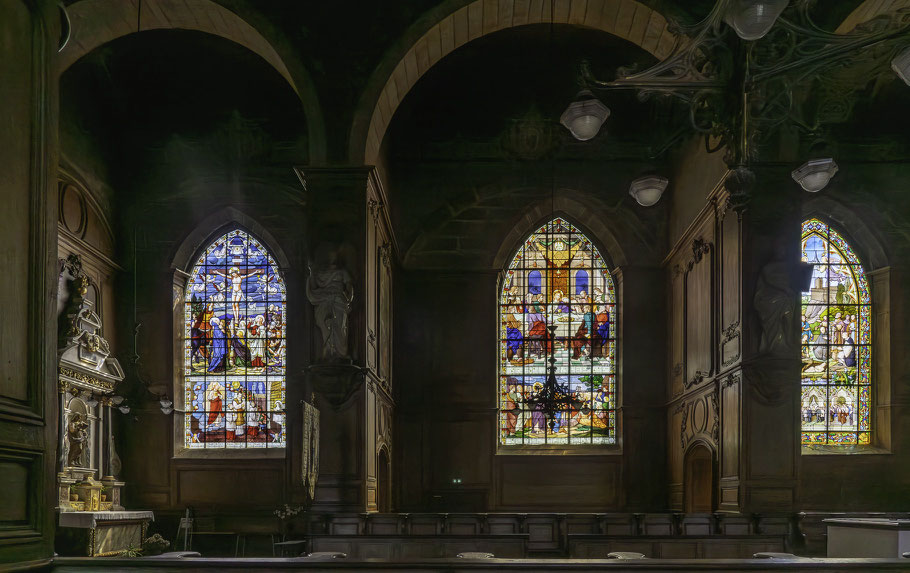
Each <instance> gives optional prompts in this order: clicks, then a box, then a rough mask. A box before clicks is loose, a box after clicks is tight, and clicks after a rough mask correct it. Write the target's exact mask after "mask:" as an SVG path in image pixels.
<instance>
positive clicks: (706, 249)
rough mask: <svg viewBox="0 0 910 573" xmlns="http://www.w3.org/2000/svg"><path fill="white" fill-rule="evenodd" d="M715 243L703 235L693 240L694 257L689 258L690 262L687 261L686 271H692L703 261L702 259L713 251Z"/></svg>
mask: <svg viewBox="0 0 910 573" xmlns="http://www.w3.org/2000/svg"><path fill="white" fill-rule="evenodd" d="M712 247H713V245H712V244H711V243H710V242H709V241H706V240H704V239H702V238H701V237H699V238H697V239H695V240H693V241H692V258H691V259H689V262H688V263H686V271H691V270H692V268H693V267H695V265H697V264H698V263H700V262H701V260H702V259H703V258H704V257H705V255H707V254H708V253H710V252H711V248H712Z"/></svg>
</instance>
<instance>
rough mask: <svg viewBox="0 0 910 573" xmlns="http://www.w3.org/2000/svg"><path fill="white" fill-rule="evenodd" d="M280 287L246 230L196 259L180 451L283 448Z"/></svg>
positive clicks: (274, 269)
mask: <svg viewBox="0 0 910 573" xmlns="http://www.w3.org/2000/svg"><path fill="white" fill-rule="evenodd" d="M285 293H286V290H285V284H284V279H283V278H282V276H281V273H280V272H279V270H278V266H277V265H276V263H275V259H274V258H273V256H272V255H271V254H270V253H269V251H268V249H266V248H265V246H263V244H262V243H261V242H260V241H259V240H257V239H256V238H255V237H253V236H252V235H250V234H249V233H247V232H246V231H244V230H241V229H234V230H231V231H229V232H227V233H225V234H224V235H222V236H220V237H218V238H217V239H215V240H214V241H212V243H211V244H210V245H209V246H208V247H207V248H206V249H205V250H204V251H203V252H202V254H201V255H199V257H198V259H197V260H196V261H195V263H194V266H193V269H192V273H191V275H190V278H189V281H188V283H187V287H186V295H185V305H184V306H185V311H184V338H185V340H186V345H185V349H184V366H183V367H184V378H183V379H184V400H185V402H184V409H185V414H184V447H186V448H188V449H206V450H208V449H222V450H226V449H251V448H284V447H285V442H286V429H285V403H286V401H285V366H286V360H285V358H286V351H285V333H286V324H285V316H286V312H285V304H286V296H285Z"/></svg>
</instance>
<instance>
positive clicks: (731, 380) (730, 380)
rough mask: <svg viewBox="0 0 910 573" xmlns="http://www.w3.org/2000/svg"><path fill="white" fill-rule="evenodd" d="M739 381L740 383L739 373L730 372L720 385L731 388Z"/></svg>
mask: <svg viewBox="0 0 910 573" xmlns="http://www.w3.org/2000/svg"><path fill="white" fill-rule="evenodd" d="M738 383H739V374H728V375H727V376H726V378H724V379H723V380H722V381H721V383H720V387H721V388H729V387H730V386H733V385H734V384H738Z"/></svg>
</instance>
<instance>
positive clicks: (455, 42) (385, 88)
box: [348, 0, 678, 165]
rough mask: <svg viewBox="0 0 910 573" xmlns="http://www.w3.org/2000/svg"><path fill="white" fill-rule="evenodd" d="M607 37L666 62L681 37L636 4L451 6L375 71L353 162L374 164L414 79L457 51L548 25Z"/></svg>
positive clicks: (356, 129)
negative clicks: (503, 32)
mask: <svg viewBox="0 0 910 573" xmlns="http://www.w3.org/2000/svg"><path fill="white" fill-rule="evenodd" d="M551 3H555V4H552V14H553V21H554V23H556V24H561V25H562V24H564V25H571V26H580V27H584V28H591V29H595V30H601V31H603V32H607V33H609V34H612V35H614V36H617V37H619V38H623V39H625V40H628V41H630V42H632V43H633V44H636V45H638V46H640V47H641V48H642V49H644V50H645V51H647V52H650V53H651V54H653V55H654V57H656V58H657V59H658V60H662V59H664V58H666V57H667V56H669V55H670V54H671V53H672V51H673V49H674V48H675V47H676V45H677V39H678V37H677V36H676V35H675V34H673V33H672V32H671V31H670V30H669V27H668V22H667V20H666V18H664V16H663V15H662V14H660V13H659V12H657V11H655V10H653V9H651V8H649V7H648V6H646V5H645V4H643V3H642V2H637V1H635V0H474V1H473V2H471V1H466V0H450V1H449V2H446V3H445V4H443V5H442V6H440V7H438V8H437V9H435V10H433V11H432V12H430V13H428V14H427V15H425V17H424V18H422V19H421V20H420V21H419V22H417V23H416V24H415V25H414V26H412V27H411V29H410V30H409V31H408V32H406V34H405V37H404V38H403V39H402V41H400V42H399V44H398V45H397V47H396V48H394V49H393V50H391V51H390V52H389V53H388V54H387V55H386V57H385V58H384V60H383V62H382V63H380V65H379V66H378V67H377V68H376V70H375V71H374V72H373V75H372V77H371V79H370V81H369V83H368V84H367V88H366V90H365V92H364V94H363V96H362V97H361V100H360V103H359V105H358V109H357V110H356V112H355V115H354V122H353V125H352V127H351V135H350V141H349V150H348V154H349V158H350V161H351V163H352V164H360V163H365V164H368V165H372V164H375V163H376V161H377V157H378V154H379V148H380V146H381V145H382V140H383V137H385V133H386V130H387V129H388V127H389V124H390V123H391V121H392V116H394V114H395V111H396V110H397V109H398V106H399V104H400V103H401V102H402V101H403V100H404V97H405V96H406V95H407V93H408V92H409V91H410V90H411V89H412V88H413V87H414V85H415V84H416V83H417V81H418V80H419V79H420V78H421V77H422V76H423V74H425V73H426V72H427V70H429V69H430V68H431V67H433V66H434V65H435V64H436V63H438V62H439V61H440V60H441V59H443V58H444V57H445V56H446V55H448V54H449V53H451V52H453V51H454V50H455V49H457V48H458V47H460V46H462V45H464V44H466V43H468V42H470V41H472V40H476V39H477V38H480V37H482V36H486V35H488V34H492V33H494V32H498V31H500V30H505V29H508V28H514V27H518V26H525V25H530V24H545V23H548V22H549V21H550V13H551Z"/></svg>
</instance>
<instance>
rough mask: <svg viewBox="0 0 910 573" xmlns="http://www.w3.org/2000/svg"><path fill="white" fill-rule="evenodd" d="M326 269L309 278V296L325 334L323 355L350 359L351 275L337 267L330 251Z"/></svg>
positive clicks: (317, 322)
mask: <svg viewBox="0 0 910 573" xmlns="http://www.w3.org/2000/svg"><path fill="white" fill-rule="evenodd" d="M326 259H327V260H326V262H325V264H324V266H323V268H320V269H316V270H313V269H312V268H311V267H310V269H309V270H310V276H309V277H307V282H306V294H307V298H308V299H309V300H310V303H312V304H313V306H315V307H316V324H317V326H319V330H320V331H321V332H322V356H323V358H324V359H325V360H336V359H339V358H347V357H348V314H349V313H350V312H351V303H352V302H353V300H354V286H353V282H352V280H351V274H350V273H349V272H348V271H347V270H346V269H344V268H342V267H340V266H339V265H338V264H337V254H336V253H335V252H331V253H329V254H328V256H327V258H326Z"/></svg>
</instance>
